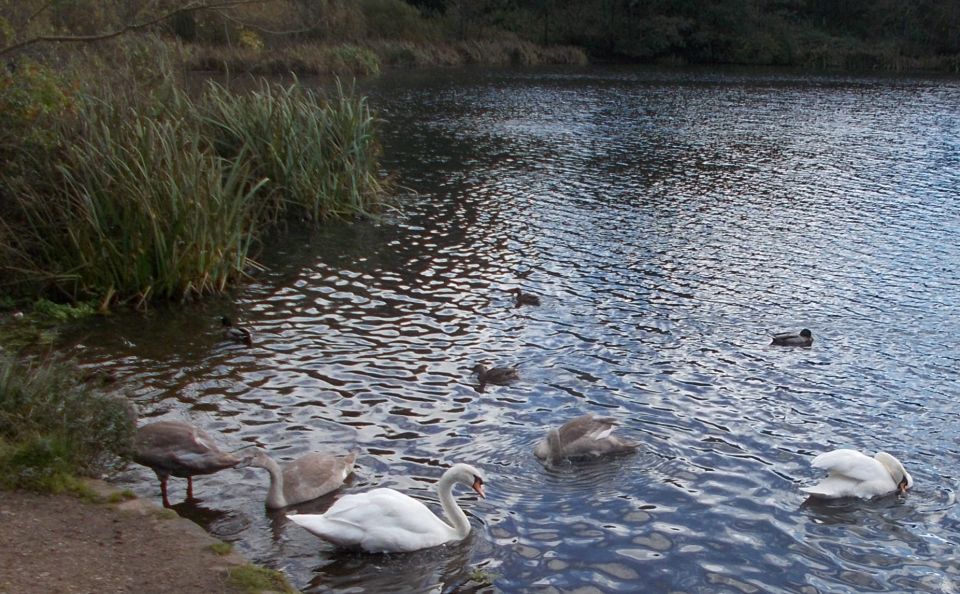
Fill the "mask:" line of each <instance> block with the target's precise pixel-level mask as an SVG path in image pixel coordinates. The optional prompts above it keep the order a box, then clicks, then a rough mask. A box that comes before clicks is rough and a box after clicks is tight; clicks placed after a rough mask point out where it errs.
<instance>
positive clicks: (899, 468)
mask: <svg viewBox="0 0 960 594" xmlns="http://www.w3.org/2000/svg"><path fill="white" fill-rule="evenodd" d="M811 465H812V466H813V467H814V468H821V469H823V470H826V471H827V477H826V478H825V479H823V480H822V481H820V482H819V483H817V484H816V485H813V486H810V487H802V488H801V489H800V490H801V491H803V492H804V493H807V494H809V495H810V496H811V497H816V498H822V499H839V498H842V497H860V498H861V499H870V498H872V497H879V496H882V495H889V494H891V493H900V494H906V492H907V490H908V489H910V488H912V487H913V477H911V476H910V473H908V472H907V470H906V469H905V468H904V467H903V464H901V463H900V461H899V460H897V459H896V458H894V457H893V456H891V455H890V454H888V453H886V452H877V453H876V454H874V456H873V457H872V458H871V457H870V456H868V455H866V454H863V453H860V452H858V451H856V450H848V449H839V450H833V451H831V452H825V453H823V454H820V455H819V456H817V457H816V458H814V459H813V461H812V462H811Z"/></svg>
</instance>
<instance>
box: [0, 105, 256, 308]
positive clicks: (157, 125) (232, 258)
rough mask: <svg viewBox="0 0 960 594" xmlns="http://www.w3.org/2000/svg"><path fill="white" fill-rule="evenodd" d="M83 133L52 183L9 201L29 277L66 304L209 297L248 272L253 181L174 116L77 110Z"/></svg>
mask: <svg viewBox="0 0 960 594" xmlns="http://www.w3.org/2000/svg"><path fill="white" fill-rule="evenodd" d="M80 119H81V121H82V122H83V126H82V127H83V130H82V134H79V135H78V137H77V138H76V139H75V142H74V143H73V144H71V145H69V146H66V147H64V149H63V150H62V152H61V153H60V154H59V155H57V157H56V160H55V162H54V163H52V164H51V169H52V171H51V173H52V177H51V179H50V180H49V181H48V182H47V183H44V184H36V183H32V184H26V185H25V186H24V187H22V188H21V192H20V193H18V194H17V201H18V204H19V206H20V210H21V212H22V213H23V215H24V218H25V221H26V223H27V224H28V226H29V227H28V228H29V231H30V232H29V233H28V238H29V241H30V244H29V245H27V246H24V247H25V248H26V249H27V250H29V252H30V253H31V254H32V256H33V259H34V263H35V264H36V268H37V271H36V272H37V276H39V277H41V278H44V279H45V280H47V281H52V282H54V283H55V284H56V285H57V286H58V288H59V289H60V290H62V291H65V292H66V293H67V294H69V295H70V296H71V297H73V298H79V297H89V296H91V295H96V296H102V297H103V298H104V299H106V300H110V299H112V298H113V297H114V296H118V297H119V298H121V299H135V300H137V301H138V302H140V303H145V302H147V301H148V300H150V299H152V298H161V299H170V298H189V297H193V296H196V295H200V294H205V293H213V292H218V291H221V290H223V289H224V287H225V286H226V285H227V284H228V283H229V282H230V281H231V280H234V279H235V278H236V277H237V276H238V275H239V274H242V271H243V270H244V268H245V267H246V261H245V260H246V256H247V253H248V251H249V248H250V244H251V242H252V240H253V229H252V227H251V225H250V221H251V216H250V213H251V212H252V207H253V205H254V197H255V196H256V194H257V191H259V189H260V187H261V186H262V185H263V183H264V182H263V181H262V180H260V181H254V180H251V178H250V177H249V175H248V173H249V172H248V169H247V167H246V166H245V164H244V163H242V162H238V163H228V162H226V161H225V160H224V159H223V158H221V157H219V156H217V155H215V154H214V153H213V152H212V151H211V150H210V149H209V145H208V143H207V142H206V140H205V139H204V138H203V137H202V135H201V134H200V131H199V128H198V127H197V126H196V125H192V124H191V123H190V122H189V120H188V119H186V118H183V117H167V118H164V119H155V118H150V117H144V116H141V115H138V114H136V113H133V114H130V115H127V114H123V113H119V112H118V108H117V106H116V105H114V104H111V103H99V102H96V103H88V104H86V105H85V106H84V107H83V108H82V109H81V114H80Z"/></svg>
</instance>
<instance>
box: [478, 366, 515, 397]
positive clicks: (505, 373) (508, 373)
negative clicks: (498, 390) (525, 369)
mask: <svg viewBox="0 0 960 594" xmlns="http://www.w3.org/2000/svg"><path fill="white" fill-rule="evenodd" d="M472 371H473V373H476V374H477V380H479V381H480V391H481V392H482V391H483V388H484V386H486V385H487V384H498V385H501V386H502V385H505V384H509V383H510V382H512V381H514V380H517V379H520V372H519V371H518V370H517V368H516V367H491V368H490V369H487V366H486V365H484V364H483V363H477V364H476V365H474V366H473V370H472Z"/></svg>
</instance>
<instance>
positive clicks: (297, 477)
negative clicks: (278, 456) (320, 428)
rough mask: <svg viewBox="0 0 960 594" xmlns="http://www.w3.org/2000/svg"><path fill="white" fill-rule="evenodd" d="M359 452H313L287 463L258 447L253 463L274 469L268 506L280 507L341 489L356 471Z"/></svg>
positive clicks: (271, 507) (269, 469) (271, 475)
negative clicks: (278, 462)
mask: <svg viewBox="0 0 960 594" xmlns="http://www.w3.org/2000/svg"><path fill="white" fill-rule="evenodd" d="M356 460H357V452H351V453H350V454H348V455H346V456H339V457H338V456H331V455H329V454H320V453H316V452H314V453H310V454H306V455H305V456H301V457H299V458H297V459H296V460H294V461H293V462H289V463H287V464H284V465H283V467H282V468H281V467H280V465H279V464H277V462H276V461H275V460H274V459H273V458H271V457H270V456H269V455H268V454H267V453H266V452H264V451H262V450H261V451H257V452H256V453H255V454H254V455H253V457H252V458H251V460H250V466H256V467H259V468H264V469H266V470H267V472H269V473H270V490H269V491H267V507H268V508H270V509H278V508H281V507H287V506H288V505H295V504H297V503H302V502H304V501H310V500H311V499H316V498H317V497H322V496H324V495H326V494H327V493H330V492H331V491H335V490H336V489H339V488H340V486H341V485H343V481H344V480H345V479H346V478H347V477H348V476H350V473H351V472H353V464H354V462H356Z"/></svg>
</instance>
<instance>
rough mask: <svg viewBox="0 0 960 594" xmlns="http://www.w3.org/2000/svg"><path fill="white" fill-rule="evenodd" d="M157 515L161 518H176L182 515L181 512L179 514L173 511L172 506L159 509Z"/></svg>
mask: <svg viewBox="0 0 960 594" xmlns="http://www.w3.org/2000/svg"><path fill="white" fill-rule="evenodd" d="M157 517H158V518H160V519H161V520H176V519H177V518H179V517H180V514H178V513H177V512H175V511H173V510H172V509H170V508H166V507H165V508H163V509H158V510H157Z"/></svg>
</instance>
